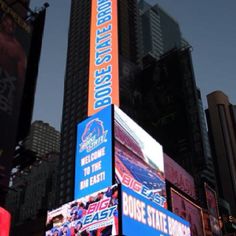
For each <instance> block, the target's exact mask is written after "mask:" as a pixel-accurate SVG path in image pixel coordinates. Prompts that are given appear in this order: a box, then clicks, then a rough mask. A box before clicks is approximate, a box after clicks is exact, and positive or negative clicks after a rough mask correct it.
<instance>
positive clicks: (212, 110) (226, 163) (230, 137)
mask: <svg viewBox="0 0 236 236" xmlns="http://www.w3.org/2000/svg"><path fill="white" fill-rule="evenodd" d="M207 102H208V109H207V110H206V113H207V120H208V126H209V136H210V138H211V144H212V149H213V157H214V162H215V165H216V173H217V180H218V186H219V196H220V197H221V198H223V199H224V200H226V201H227V202H228V203H229V204H230V207H231V214H232V215H236V201H235V199H236V120H235V106H233V105H232V104H231V103H230V101H229V98H228V97H227V95H225V94H224V93H223V92H221V91H215V92H212V93H210V94H208V95H207Z"/></svg>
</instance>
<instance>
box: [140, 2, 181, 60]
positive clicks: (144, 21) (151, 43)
mask: <svg viewBox="0 0 236 236" xmlns="http://www.w3.org/2000/svg"><path fill="white" fill-rule="evenodd" d="M138 7H139V14H140V18H141V29H142V30H141V32H142V40H143V57H144V56H146V55H148V54H150V55H151V56H152V57H154V58H156V59H159V58H160V56H161V55H163V54H164V53H166V52H168V51H170V50H171V49H173V48H180V47H181V44H182V35H181V32H180V27H179V24H178V22H176V20H175V19H173V18H172V17H171V16H170V15H169V14H168V13H167V12H166V11H164V10H163V9H162V8H161V7H160V6H159V5H158V4H154V5H150V4H148V3H147V1H145V0H140V1H139V4H138Z"/></svg>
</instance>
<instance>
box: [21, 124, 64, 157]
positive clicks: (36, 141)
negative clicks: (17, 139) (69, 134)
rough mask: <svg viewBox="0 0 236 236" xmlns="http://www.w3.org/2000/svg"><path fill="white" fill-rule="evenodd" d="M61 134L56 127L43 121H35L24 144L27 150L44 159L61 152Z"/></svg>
mask: <svg viewBox="0 0 236 236" xmlns="http://www.w3.org/2000/svg"><path fill="white" fill-rule="evenodd" d="M60 137H61V134H60V132H59V131H57V130H56V129H55V128H54V127H52V126H50V125H49V124H48V123H45V122H43V121H34V122H33V123H32V125H31V128H30V132H29V135H28V136H27V137H26V139H25V140H24V142H23V147H24V148H25V149H28V150H31V151H33V152H35V153H36V155H37V156H39V157H42V156H44V155H45V154H47V153H49V152H58V153H59V151H60Z"/></svg>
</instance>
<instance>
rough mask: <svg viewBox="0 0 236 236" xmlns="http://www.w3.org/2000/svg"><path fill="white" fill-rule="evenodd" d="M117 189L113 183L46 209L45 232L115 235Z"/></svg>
mask: <svg viewBox="0 0 236 236" xmlns="http://www.w3.org/2000/svg"><path fill="white" fill-rule="evenodd" d="M118 191H119V190H118V186H117V185H113V186H110V187H108V188H105V189H102V190H100V191H99V192H97V193H93V194H91V195H89V196H86V197H83V198H80V199H76V200H74V201H72V202H69V203H67V204H64V205H63V206H61V207H60V208H58V209H55V210H53V211H49V212H48V214H47V222H46V233H45V235H46V236H52V235H53V236H61V235H67V236H69V235H80V236H89V235H96V236H106V235H107V236H108V235H118V234H119V224H118Z"/></svg>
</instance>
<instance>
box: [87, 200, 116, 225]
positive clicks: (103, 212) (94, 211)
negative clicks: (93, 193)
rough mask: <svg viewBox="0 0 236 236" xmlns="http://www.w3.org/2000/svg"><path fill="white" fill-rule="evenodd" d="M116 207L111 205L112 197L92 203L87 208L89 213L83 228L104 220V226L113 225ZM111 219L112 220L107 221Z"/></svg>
mask: <svg viewBox="0 0 236 236" xmlns="http://www.w3.org/2000/svg"><path fill="white" fill-rule="evenodd" d="M116 209H117V206H116V205H114V206H110V198H106V199H103V200H101V201H99V202H95V203H92V204H90V205H89V208H88V210H87V214H86V216H85V217H84V219H83V229H85V228H88V227H92V225H93V224H97V223H101V222H103V226H108V225H111V224H112V223H113V221H112V219H113V216H114V214H115V211H116ZM109 219H110V220H111V221H107V220H109ZM104 221H106V222H104ZM95 228H97V227H95Z"/></svg>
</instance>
